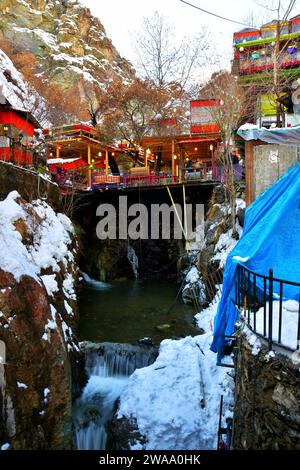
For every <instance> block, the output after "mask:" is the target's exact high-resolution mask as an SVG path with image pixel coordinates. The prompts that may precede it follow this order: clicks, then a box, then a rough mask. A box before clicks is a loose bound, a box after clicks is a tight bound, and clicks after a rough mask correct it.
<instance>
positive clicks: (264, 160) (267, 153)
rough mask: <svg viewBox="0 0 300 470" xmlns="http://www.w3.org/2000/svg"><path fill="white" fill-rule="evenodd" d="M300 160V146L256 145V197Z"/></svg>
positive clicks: (254, 180) (254, 175) (254, 178)
mask: <svg viewBox="0 0 300 470" xmlns="http://www.w3.org/2000/svg"><path fill="white" fill-rule="evenodd" d="M299 160H300V147H296V146H292V145H255V147H254V168H253V185H254V188H253V189H254V199H256V198H257V197H258V196H259V195H260V194H261V193H262V192H263V191H264V190H265V189H267V188H269V187H270V186H272V184H274V183H275V182H276V181H277V180H278V179H279V178H280V177H281V176H282V175H283V174H284V173H285V172H286V171H287V170H288V169H289V168H290V167H291V166H293V165H294V164H295V163H297V162H298V161H299Z"/></svg>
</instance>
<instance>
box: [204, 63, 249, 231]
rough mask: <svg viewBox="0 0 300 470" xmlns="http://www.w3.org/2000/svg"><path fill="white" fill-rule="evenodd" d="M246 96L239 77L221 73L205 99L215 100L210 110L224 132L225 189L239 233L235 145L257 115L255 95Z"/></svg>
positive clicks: (217, 75) (223, 163) (207, 85)
mask: <svg viewBox="0 0 300 470" xmlns="http://www.w3.org/2000/svg"><path fill="white" fill-rule="evenodd" d="M247 91H248V95H247V93H245V91H244V90H243V88H242V87H241V86H240V85H239V84H238V80H237V77H234V76H233V75H232V74H230V73H229V72H226V71H220V72H219V73H216V74H214V75H213V76H212V78H211V80H210V81H209V82H208V84H206V86H205V88H204V89H202V93H201V97H203V98H210V99H214V100H215V102H216V103H215V105H214V106H212V107H211V108H210V111H209V112H210V114H211V119H212V121H213V122H215V123H216V124H218V126H219V128H220V133H221V138H222V142H223V149H222V152H221V153H220V156H219V160H220V163H221V165H222V167H223V170H224V172H225V182H224V183H225V186H226V189H227V192H228V195H229V202H230V208H231V225H232V228H233V233H234V234H235V233H236V228H235V223H236V187H235V175H234V168H233V164H232V158H231V143H232V139H233V137H234V132H235V131H236V129H237V128H238V127H239V126H240V125H241V124H242V123H243V121H244V119H245V117H246V116H247V114H248V113H251V112H252V111H253V103H251V99H250V95H251V93H249V90H247Z"/></svg>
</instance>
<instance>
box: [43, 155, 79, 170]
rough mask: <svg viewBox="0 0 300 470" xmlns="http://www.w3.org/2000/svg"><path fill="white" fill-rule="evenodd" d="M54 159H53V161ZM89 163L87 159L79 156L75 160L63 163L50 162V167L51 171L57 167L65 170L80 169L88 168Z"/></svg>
mask: <svg viewBox="0 0 300 470" xmlns="http://www.w3.org/2000/svg"><path fill="white" fill-rule="evenodd" d="M53 160H54V159H52V161H53ZM87 166H88V164H87V162H86V160H84V159H83V158H77V159H76V160H74V161H71V162H70V161H69V162H66V163H62V162H61V161H59V162H58V163H50V164H49V169H50V171H52V170H54V169H55V168H62V169H63V170H79V169H81V168H87Z"/></svg>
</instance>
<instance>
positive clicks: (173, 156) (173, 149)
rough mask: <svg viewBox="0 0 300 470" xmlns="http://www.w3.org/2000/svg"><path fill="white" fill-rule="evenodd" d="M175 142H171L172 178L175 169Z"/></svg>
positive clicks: (174, 174)
mask: <svg viewBox="0 0 300 470" xmlns="http://www.w3.org/2000/svg"><path fill="white" fill-rule="evenodd" d="M175 161H176V160H175V141H174V139H173V140H172V178H173V177H174V176H176V168H175Z"/></svg>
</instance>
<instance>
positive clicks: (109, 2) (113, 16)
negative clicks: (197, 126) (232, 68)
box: [80, 0, 300, 62]
mask: <svg viewBox="0 0 300 470" xmlns="http://www.w3.org/2000/svg"><path fill="white" fill-rule="evenodd" d="M80 1H81V3H82V4H83V5H85V6H87V7H89V8H90V9H91V11H92V13H93V15H95V16H98V18H99V19H100V20H101V22H102V24H103V25H104V27H105V30H106V33H107V35H108V36H109V37H110V39H111V40H112V42H113V44H114V46H115V47H116V48H117V50H118V52H119V53H120V54H121V55H123V56H124V57H125V58H126V59H128V60H130V61H132V62H134V48H133V40H132V33H131V32H132V31H136V30H138V29H139V27H140V26H141V19H142V18H143V17H149V16H152V14H153V13H154V12H155V11H158V12H159V13H160V14H162V15H164V16H167V17H169V19H170V21H171V22H172V23H173V25H174V27H175V31H176V34H177V35H178V36H179V37H180V36H186V35H197V33H198V32H199V29H200V28H199V26H200V25H206V26H208V27H209V28H210V30H211V31H212V35H213V39H214V42H215V44H216V46H215V47H216V48H217V50H218V52H219V53H220V52H221V53H222V54H224V58H225V57H226V60H228V61H230V59H231V53H232V35H233V33H234V31H238V30H240V29H242V28H243V27H244V26H242V25H239V24H234V23H230V22H227V21H224V20H221V19H218V18H216V17H214V16H211V15H208V14H206V13H203V12H201V11H198V10H196V9H194V8H192V7H190V6H188V5H186V4H184V3H182V2H181V1H180V0H80ZM187 1H188V2H189V3H193V4H194V5H197V6H199V7H201V8H204V9H205V10H209V11H211V12H213V13H216V14H218V15H220V16H224V17H226V18H230V19H233V20H235V21H240V22H244V21H245V19H246V17H247V15H248V14H249V11H251V10H252V11H254V12H255V13H258V12H260V10H261V9H260V7H259V6H258V4H257V3H259V0H226V1H225V0H209V1H207V0H187ZM261 3H262V4H265V3H266V0H261ZM283 3H286V4H288V3H289V2H288V0H283ZM297 3H298V6H299V7H300V0H297ZM299 10H300V8H299ZM297 13H298V9H297V7H296V9H294V15H296V14H297ZM259 14H260V13H259ZM264 14H265V12H264ZM262 16H263V13H262Z"/></svg>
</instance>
